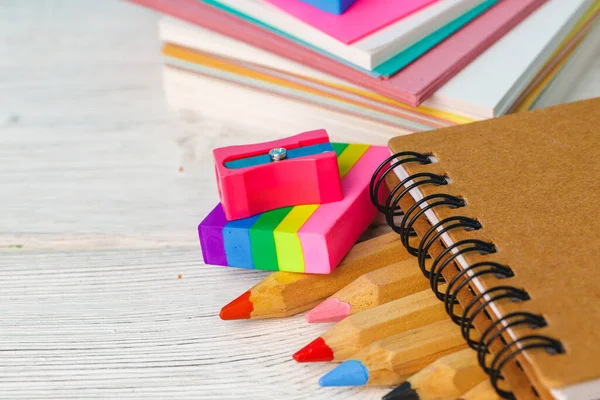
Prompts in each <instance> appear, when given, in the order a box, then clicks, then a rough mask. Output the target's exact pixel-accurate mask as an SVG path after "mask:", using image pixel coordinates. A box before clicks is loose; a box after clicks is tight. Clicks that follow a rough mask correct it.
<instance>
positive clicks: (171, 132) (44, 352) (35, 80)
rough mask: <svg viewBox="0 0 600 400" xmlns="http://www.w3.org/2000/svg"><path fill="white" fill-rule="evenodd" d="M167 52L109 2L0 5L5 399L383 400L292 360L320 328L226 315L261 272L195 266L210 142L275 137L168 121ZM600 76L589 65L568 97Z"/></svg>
mask: <svg viewBox="0 0 600 400" xmlns="http://www.w3.org/2000/svg"><path fill="white" fill-rule="evenodd" d="M159 50H160V45H159V42H158V40H157V16H156V15H155V14H153V13H150V12H148V11H145V10H143V9H141V8H139V7H135V6H132V5H129V4H125V3H122V2H118V1H116V0H106V1H92V0H39V1H38V0H36V1H33V0H29V1H4V2H1V3H0V188H1V189H0V206H1V207H2V210H3V213H2V217H1V218H0V274H1V275H0V276H1V278H0V315H2V318H0V398H3V399H4V398H7V399H26V398H46V399H52V398H55V399H68V398H92V397H93V398H194V399H198V398H206V399H214V398H217V397H220V398H223V399H237V398H252V399H267V398H276V397H281V398H297V399H309V398H310V399H345V398H348V397H349V396H350V395H351V394H355V393H360V394H361V397H360V398H363V399H379V398H380V397H381V395H383V394H385V393H386V392H387V391H388V390H387V389H360V390H354V389H335V388H327V389H322V388H319V387H318V385H317V379H318V377H319V376H321V375H322V374H323V373H325V372H326V371H328V370H329V369H330V367H329V366H327V365H308V364H303V365H301V364H296V363H295V362H293V361H292V359H291V353H292V352H293V351H295V350H296V349H298V348H300V347H301V346H302V345H303V344H305V343H307V342H308V341H309V340H310V339H312V338H313V337H316V336H318V335H319V334H321V333H322V332H323V331H324V330H325V329H326V328H327V327H326V326H322V325H309V324H307V323H305V321H304V319H303V317H302V316H298V317H294V318H291V319H287V320H272V321H241V322H236V321H229V322H223V321H220V320H219V319H218V316H217V315H218V312H219V309H220V307H221V306H222V305H224V304H225V303H226V302H228V301H229V300H231V299H233V298H234V297H235V296H237V295H238V294H240V293H242V292H243V291H244V290H246V289H248V288H249V287H250V286H252V285H253V284H254V283H256V282H258V281H259V280H260V279H261V278H262V277H264V276H265V273H263V272H256V271H244V270H236V269H231V268H219V267H209V266H205V265H203V264H202V262H201V256H200V252H199V246H198V243H197V237H196V225H197V224H198V222H199V221H200V220H201V219H202V217H203V216H204V215H205V214H206V213H207V212H208V211H209V210H210V209H212V207H213V206H214V205H215V204H216V201H217V195H216V187H215V183H214V178H213V172H212V167H211V156H210V152H209V151H208V150H209V149H210V148H212V147H215V146H223V145H228V144H233V143H237V142H245V143H248V142H256V141H262V140H266V135H264V136H263V135H262V134H261V132H258V131H256V130H255V129H250V128H248V126H250V124H249V123H248V124H246V121H238V120H235V119H227V120H225V119H223V120H222V119H211V118H207V117H206V116H205V115H198V114H194V113H179V114H177V118H176V119H174V118H172V116H171V115H170V113H169V111H168V110H167V108H166V106H165V101H164V94H163V91H162V77H161V75H162V73H161V68H162V67H161V59H160V54H159ZM599 80H600V58H598V57H597V58H596V62H595V64H594V65H593V67H592V68H591V69H590V71H589V72H588V73H587V75H585V76H583V77H582V80H581V82H580V84H579V86H578V87H577V88H574V91H573V92H572V93H571V94H570V96H569V98H570V99H576V98H581V97H589V96H594V95H599V94H600V82H599ZM261 123H263V124H267V123H268V121H261ZM364 141H367V142H368V141H369V138H368V137H365V139H364ZM180 167H181V169H182V170H180ZM179 274H181V275H182V278H181V279H178V275H179Z"/></svg>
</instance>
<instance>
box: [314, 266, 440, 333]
mask: <svg viewBox="0 0 600 400" xmlns="http://www.w3.org/2000/svg"><path fill="white" fill-rule="evenodd" d="M428 287H429V281H428V280H427V279H425V278H424V277H423V274H422V273H421V271H420V270H419V268H418V266H417V263H416V261H415V259H414V258H411V259H408V260H404V261H400V262H397V263H394V264H392V265H388V266H387V267H383V268H379V269H376V270H375V271H371V272H368V273H366V274H364V275H362V276H360V277H358V278H356V280H354V281H353V282H352V283H350V284H349V285H348V286H346V287H344V288H342V289H341V290H339V291H338V292H337V293H335V294H334V295H333V296H331V297H329V298H328V299H327V300H325V301H324V302H322V303H321V304H319V305H318V306H316V307H315V308H313V309H312V310H310V311H309V312H308V313H306V321H308V322H337V321H341V320H342V319H344V318H346V317H347V316H348V315H352V314H356V313H358V312H360V311H364V310H367V309H369V308H373V307H376V306H379V305H381V304H385V303H388V302H390V301H392V300H396V299H400V298H402V297H405V296H408V295H411V294H413V293H417V292H420V291H422V290H425V289H427V288H428Z"/></svg>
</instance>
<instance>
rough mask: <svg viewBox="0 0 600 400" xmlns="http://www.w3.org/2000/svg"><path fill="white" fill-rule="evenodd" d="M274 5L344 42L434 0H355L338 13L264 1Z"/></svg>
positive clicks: (294, 0) (289, 0)
mask: <svg viewBox="0 0 600 400" xmlns="http://www.w3.org/2000/svg"><path fill="white" fill-rule="evenodd" d="M266 1H267V2H269V3H271V4H273V5H274V6H276V7H277V8H279V9H281V10H283V11H285V12H286V13H288V14H290V15H293V16H294V17H296V18H298V19H300V20H302V21H304V22H306V23H307V24H309V25H311V26H313V27H315V28H317V29H318V30H320V31H321V32H324V33H326V34H328V35H329V36H331V37H334V38H336V39H337V40H339V41H340V42H344V43H346V44H350V43H354V42H356V41H357V40H359V39H362V38H363V37H365V36H367V35H369V34H370V33H373V32H376V31H378V30H379V29H381V28H384V27H386V26H388V25H389V24H392V23H394V22H396V21H398V20H400V19H402V18H404V17H407V16H409V15H410V14H412V13H414V12H417V11H419V10H420V9H421V8H423V7H426V6H428V5H430V4H431V3H435V2H436V1H437V0H402V1H399V0H357V1H356V2H354V4H353V5H352V7H350V8H349V9H348V10H346V12H344V13H343V14H341V15H335V14H330V13H327V12H325V11H321V10H319V9H317V8H315V7H313V6H311V5H309V4H306V3H303V2H301V1H299V0H266Z"/></svg>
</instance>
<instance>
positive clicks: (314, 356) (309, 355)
mask: <svg viewBox="0 0 600 400" xmlns="http://www.w3.org/2000/svg"><path fill="white" fill-rule="evenodd" d="M293 357H294V360H296V361H298V362H317V361H333V351H332V350H331V348H330V347H329V346H327V343H325V341H324V340H323V339H322V338H320V337H318V338H316V339H315V340H313V341H312V342H310V343H309V344H307V345H306V346H304V347H303V348H301V349H300V350H298V351H297V352H296V354H294V355H293Z"/></svg>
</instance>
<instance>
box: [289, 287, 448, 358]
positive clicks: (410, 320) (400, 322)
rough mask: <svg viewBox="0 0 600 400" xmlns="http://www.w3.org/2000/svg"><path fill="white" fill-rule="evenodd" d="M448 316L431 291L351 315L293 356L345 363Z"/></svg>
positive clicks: (424, 291)
mask: <svg viewBox="0 0 600 400" xmlns="http://www.w3.org/2000/svg"><path fill="white" fill-rule="evenodd" d="M447 318H448V316H447V315H446V313H445V312H444V305H443V303H441V302H440V301H439V300H438V299H437V297H435V295H434V294H433V292H432V291H431V289H427V290H423V291H421V292H418V293H415V294H411V295H410V296H407V297H404V298H402V299H398V300H394V301H391V302H389V303H386V304H383V305H381V306H379V307H375V308H371V309H368V310H365V311H363V312H360V313H358V314H354V315H351V316H349V317H347V318H345V319H343V320H342V321H340V322H338V323H337V324H335V325H334V326H333V327H331V328H330V329H329V330H328V331H326V332H325V333H324V334H323V335H321V336H320V337H318V338H317V339H315V340H313V341H312V342H311V343H309V344H308V345H306V346H305V347H303V348H302V349H300V350H299V351H298V352H296V354H294V359H295V360H296V361H298V362H315V361H344V360H347V359H348V358H349V357H351V356H352V355H353V354H355V353H356V352H358V351H360V350H362V349H363V348H365V347H367V346H369V345H370V344H371V343H374V342H376V341H378V340H381V339H385V338H386V337H389V336H393V335H396V334H399V333H402V332H406V331H408V330H411V329H414V328H418V327H421V326H424V325H428V324H431V323H433V322H437V321H440V320H443V319H447Z"/></svg>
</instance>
